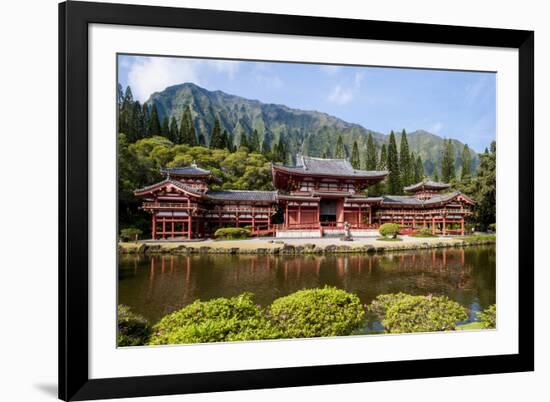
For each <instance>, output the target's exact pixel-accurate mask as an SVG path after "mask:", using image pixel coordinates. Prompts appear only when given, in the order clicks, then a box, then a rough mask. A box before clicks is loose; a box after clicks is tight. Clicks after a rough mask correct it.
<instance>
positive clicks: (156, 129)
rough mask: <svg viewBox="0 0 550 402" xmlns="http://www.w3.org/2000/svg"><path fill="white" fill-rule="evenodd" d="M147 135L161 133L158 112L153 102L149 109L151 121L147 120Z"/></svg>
mask: <svg viewBox="0 0 550 402" xmlns="http://www.w3.org/2000/svg"><path fill="white" fill-rule="evenodd" d="M149 135H152V136H155V135H161V128H160V121H159V113H158V110H157V105H155V104H154V103H153V108H152V109H151V121H150V122H149Z"/></svg>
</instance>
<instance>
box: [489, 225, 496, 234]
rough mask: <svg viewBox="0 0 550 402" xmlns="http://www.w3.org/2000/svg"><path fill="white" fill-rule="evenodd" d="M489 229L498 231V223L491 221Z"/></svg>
mask: <svg viewBox="0 0 550 402" xmlns="http://www.w3.org/2000/svg"><path fill="white" fill-rule="evenodd" d="M489 230H490V231H491V232H496V231H497V224H496V223H491V224H490V225H489Z"/></svg>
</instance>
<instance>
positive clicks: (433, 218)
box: [432, 215, 435, 235]
mask: <svg viewBox="0 0 550 402" xmlns="http://www.w3.org/2000/svg"><path fill="white" fill-rule="evenodd" d="M432 234H433V235H434V234H435V216H434V215H432Z"/></svg>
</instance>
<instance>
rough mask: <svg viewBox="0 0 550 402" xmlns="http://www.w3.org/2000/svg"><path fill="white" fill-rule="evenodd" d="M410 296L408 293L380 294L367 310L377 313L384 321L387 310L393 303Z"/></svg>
mask: <svg viewBox="0 0 550 402" xmlns="http://www.w3.org/2000/svg"><path fill="white" fill-rule="evenodd" d="M410 296H411V295H409V294H407V293H387V294H383V295H378V296H376V298H375V299H374V300H373V301H372V302H371V304H369V306H368V307H367V311H368V312H369V313H372V314H375V315H376V316H377V317H378V319H379V320H380V321H382V320H383V319H384V317H385V316H386V311H387V310H388V308H389V307H390V306H391V305H393V304H394V303H396V302H398V301H401V300H403V299H405V298H407V297H410Z"/></svg>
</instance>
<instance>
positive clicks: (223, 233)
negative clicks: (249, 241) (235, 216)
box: [214, 228, 250, 240]
mask: <svg viewBox="0 0 550 402" xmlns="http://www.w3.org/2000/svg"><path fill="white" fill-rule="evenodd" d="M249 236H250V230H248V229H245V228H220V229H218V230H216V233H214V237H215V238H216V239H219V240H224V239H246V238H247V237H249Z"/></svg>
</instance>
